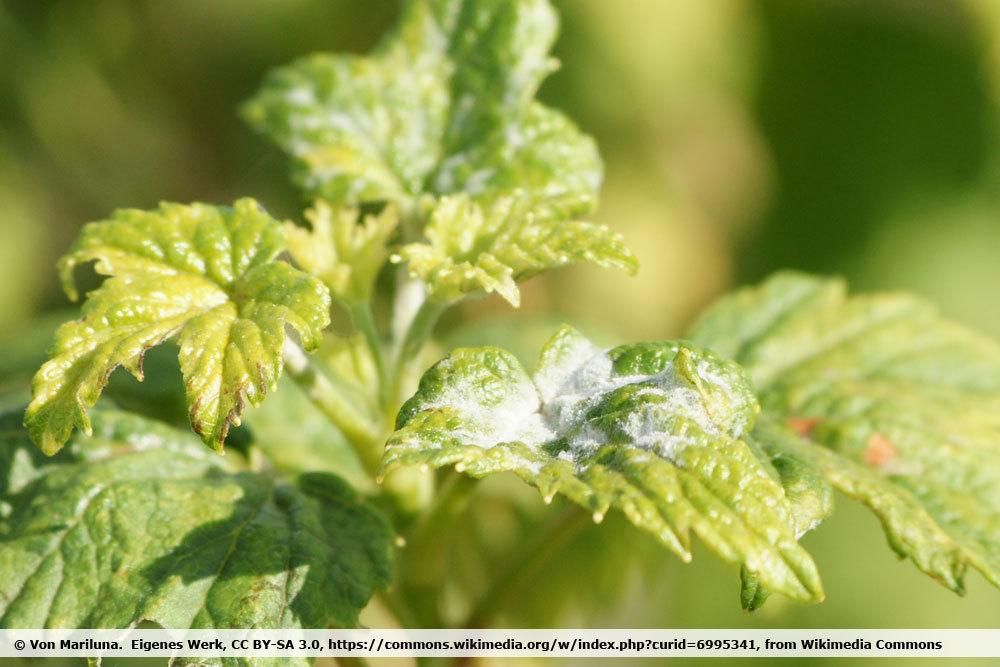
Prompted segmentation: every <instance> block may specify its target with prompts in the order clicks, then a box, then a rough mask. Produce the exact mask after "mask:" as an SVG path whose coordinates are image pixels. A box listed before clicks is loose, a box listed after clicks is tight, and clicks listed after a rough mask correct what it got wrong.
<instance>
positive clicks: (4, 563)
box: [0, 410, 391, 628]
mask: <svg viewBox="0 0 1000 667" xmlns="http://www.w3.org/2000/svg"><path fill="white" fill-rule="evenodd" d="M16 417H17V416H16V415H10V414H9V415H8V416H7V417H6V418H0V423H2V424H3V433H4V436H3V437H2V438H0V466H3V467H2V468H0V479H8V480H9V479H10V477H11V471H12V466H11V465H9V464H4V463H3V462H4V461H16V460H19V459H23V458H24V457H30V456H32V450H34V448H33V447H31V446H30V443H29V441H28V438H27V434H26V433H25V432H24V431H23V430H21V429H19V428H17V424H16ZM93 432H94V434H93V436H89V437H88V436H82V435H76V436H74V438H73V440H72V441H71V442H70V444H69V446H68V447H67V448H66V449H65V450H64V451H63V452H61V453H60V455H59V456H58V457H56V458H54V459H48V460H47V461H46V464H45V465H41V466H39V467H37V468H35V469H34V471H33V474H31V475H28V476H25V475H21V479H20V480H19V481H18V483H17V484H16V485H13V486H12V487H11V488H8V489H7V490H6V491H5V493H4V495H3V500H4V501H5V502H7V503H9V505H10V507H11V510H10V512H9V514H8V515H7V516H5V518H4V519H3V520H2V522H0V570H2V571H3V573H4V576H3V577H2V578H0V626H2V627H7V628H10V627H28V628H42V627H44V628H49V627H53V628H95V627H96V628H127V627H132V626H135V625H137V624H138V623H141V622H152V623H157V624H159V625H162V626H164V627H168V628H252V627H265V628H266V627H273V628H286V627H292V628H299V627H303V628H325V627H328V626H331V625H332V626H336V627H354V626H356V624H357V616H358V612H359V610H360V609H361V608H362V607H364V606H365V604H366V603H367V601H368V599H369V598H370V597H371V595H372V592H373V591H374V589H375V588H377V587H381V586H384V585H385V584H386V583H387V582H388V580H389V575H390V570H391V560H390V556H391V553H390V546H389V545H390V540H391V533H390V529H389V527H388V525H387V524H386V522H385V520H384V519H383V518H382V517H381V515H380V514H379V513H378V512H376V511H375V510H374V509H372V508H371V507H370V506H369V505H368V504H366V503H365V502H364V501H362V500H361V499H360V498H359V497H358V496H357V495H356V494H355V493H354V492H352V491H351V490H350V488H349V487H348V486H347V484H346V483H344V482H342V481H341V480H339V479H338V478H336V477H334V476H332V475H326V474H311V475H304V476H301V477H299V478H297V479H296V480H295V481H294V482H281V481H276V480H274V479H273V478H271V477H270V476H266V475H262V474H258V473H254V472H249V471H239V470H236V469H235V468H234V467H233V464H232V462H230V465H229V467H224V465H223V462H224V461H226V459H222V458H220V457H218V456H214V455H213V454H212V453H211V452H209V451H208V450H206V449H204V448H203V447H201V446H200V445H199V444H198V443H197V441H196V440H195V439H194V438H191V437H190V436H188V435H186V434H183V433H180V432H178V431H176V430H174V429H171V428H169V427H166V426H163V425H160V424H157V423H156V422H152V421H149V420H146V419H143V418H139V417H135V416H133V415H130V414H128V413H122V412H118V411H108V410H98V411H97V412H95V414H94V418H93ZM228 458H230V459H231V458H232V457H228Z"/></svg>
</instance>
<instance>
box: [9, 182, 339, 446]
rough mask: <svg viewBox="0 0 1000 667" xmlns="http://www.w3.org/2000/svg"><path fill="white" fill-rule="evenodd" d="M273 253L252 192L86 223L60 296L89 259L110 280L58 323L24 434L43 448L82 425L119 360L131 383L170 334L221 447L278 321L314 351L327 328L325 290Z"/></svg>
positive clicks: (198, 418)
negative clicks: (75, 316)
mask: <svg viewBox="0 0 1000 667" xmlns="http://www.w3.org/2000/svg"><path fill="white" fill-rule="evenodd" d="M283 249H284V236H283V234H282V229H281V225H280V223H278V222H277V221H275V220H274V219H273V218H271V217H270V216H269V215H267V213H265V212H264V211H263V210H262V209H261V208H260V207H259V206H258V205H257V203H256V202H254V201H253V200H250V199H241V200H239V201H237V202H236V203H235V204H234V205H233V207H232V208H225V207H215V206H209V205H206V204H192V205H190V206H184V205H180V204H162V205H161V206H160V208H158V209H156V210H153V211H140V210H133V209H128V210H119V211H116V212H115V213H114V214H113V215H112V216H111V218H109V219H107V220H103V221H100V222H93V223H90V224H88V225H87V226H86V227H84V229H83V231H82V233H81V235H80V238H79V239H78V240H77V242H76V244H75V246H74V247H73V249H72V250H71V251H70V253H69V254H68V255H66V256H65V257H64V258H63V259H62V260H61V261H60V273H61V276H62V280H63V284H64V286H65V288H66V291H67V293H68V294H69V295H70V297H71V298H76V297H77V292H76V287H75V284H74V281H73V271H74V269H75V267H76V266H78V265H79V264H82V263H86V262H90V261H95V265H94V266H95V268H96V270H97V272H98V273H100V274H103V275H106V276H110V277H109V278H108V279H106V280H105V281H104V283H103V284H102V285H101V286H100V287H99V288H98V289H96V290H94V291H93V292H91V293H90V294H89V295H88V297H87V300H86V303H85V304H84V306H83V317H82V319H80V320H77V321H74V322H69V323H67V324H65V325H63V326H62V327H61V328H60V329H59V331H58V332H57V334H56V344H55V348H54V350H53V353H52V357H51V359H50V360H49V361H48V362H46V363H45V364H44V365H43V366H42V368H41V369H40V370H39V371H38V373H37V375H36V376H35V379H34V382H33V383H32V401H31V404H30V405H29V406H28V410H27V412H26V415H25V425H26V426H27V428H28V432H29V433H30V434H31V437H32V439H33V440H34V441H35V442H36V443H37V444H38V445H39V446H40V447H41V448H42V450H43V451H45V452H46V453H48V454H53V453H55V452H56V451H58V450H59V449H60V448H61V447H62V445H63V443H65V442H66V440H67V439H68V438H69V436H70V434H71V432H72V430H73V428H74V427H79V428H82V429H83V430H84V431H87V432H89V431H90V420H89V418H88V416H87V408H89V407H91V406H93V405H94V403H96V401H97V399H98V397H99V396H100V393H101V390H102V389H103V388H104V386H105V385H106V384H107V381H108V377H109V376H110V374H111V372H112V371H113V370H114V369H115V368H116V367H118V366H124V367H125V368H126V369H128V370H129V372H131V373H132V374H133V375H134V376H135V377H136V378H138V379H140V380H141V379H142V357H143V354H144V353H145V351H146V350H147V349H149V348H150V347H152V346H154V345H157V344H159V343H161V342H163V341H164V340H166V339H168V338H170V337H172V336H174V335H177V334H180V336H179V342H180V348H181V350H180V359H181V368H182V371H183V373H184V381H185V385H186V388H187V398H188V404H189V407H190V417H191V424H192V426H193V427H194V429H195V431H196V432H198V434H199V435H201V436H202V439H203V440H204V441H205V443H206V444H208V445H210V446H212V447H215V448H217V449H220V450H221V448H222V446H223V442H224V441H225V437H226V433H227V431H228V429H229V427H230V425H231V424H238V423H239V420H240V416H241V415H242V413H243V410H244V407H245V403H247V402H249V403H251V404H257V403H259V402H260V401H261V400H263V398H264V396H265V394H266V393H267V392H268V391H269V390H270V389H271V388H272V387H273V385H274V383H275V382H276V381H277V379H278V376H279V375H280V373H281V368H282V362H281V351H282V347H283V345H284V341H285V325H286V324H287V325H290V326H292V327H293V328H294V329H295V330H296V331H297V332H298V334H299V336H300V338H301V339H302V342H303V344H304V346H305V347H306V348H308V349H312V348H314V347H315V346H316V345H317V344H318V342H319V338H320V336H321V332H322V330H323V328H325V327H326V326H327V324H328V323H329V308H330V296H329V292H328V291H327V289H326V287H325V286H324V285H323V284H322V283H321V282H320V281H319V280H317V279H315V278H313V277H311V276H308V275H306V274H304V273H302V272H301V271H298V270H297V269H294V268H292V267H291V266H290V265H288V264H286V263H284V262H278V261H275V257H276V256H277V255H278V253H280V252H281V251H282V250H283Z"/></svg>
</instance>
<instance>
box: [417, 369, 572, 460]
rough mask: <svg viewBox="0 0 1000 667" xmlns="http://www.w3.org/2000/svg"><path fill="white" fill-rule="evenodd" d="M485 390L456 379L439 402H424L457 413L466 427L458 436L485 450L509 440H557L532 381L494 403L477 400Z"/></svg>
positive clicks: (427, 407)
mask: <svg viewBox="0 0 1000 667" xmlns="http://www.w3.org/2000/svg"><path fill="white" fill-rule="evenodd" d="M442 363H445V364H447V363H451V361H450V360H449V361H445V362H442ZM481 392H482V388H481V387H477V386H475V384H473V383H470V382H456V383H454V384H450V385H448V387H447V388H446V389H445V390H444V392H442V394H441V397H440V398H439V399H438V401H436V402H434V403H428V404H426V405H424V406H423V409H425V410H426V409H436V408H448V409H450V410H452V411H454V412H457V413H458V414H460V415H461V417H462V426H463V428H462V430H461V431H459V432H457V433H456V435H459V436H460V437H461V439H462V441H463V442H464V443H466V444H469V445H475V446H477V447H482V448H483V449H490V448H492V447H496V446H497V445H500V444H504V443H508V442H522V443H524V444H526V445H530V446H535V445H538V444H540V443H544V442H548V441H549V440H552V439H553V437H554V434H553V433H552V431H550V430H549V429H548V427H547V426H546V425H545V423H544V421H543V420H542V416H541V412H540V411H541V402H540V401H539V400H538V394H537V392H536V391H535V388H534V386H533V385H532V384H531V383H530V382H527V381H524V382H519V383H517V387H516V390H515V391H513V392H511V393H510V395H508V396H507V397H505V398H504V399H503V400H502V401H501V402H500V403H499V404H497V405H493V406H490V405H486V404H484V403H483V402H482V401H481V400H479V399H477V397H478V396H481Z"/></svg>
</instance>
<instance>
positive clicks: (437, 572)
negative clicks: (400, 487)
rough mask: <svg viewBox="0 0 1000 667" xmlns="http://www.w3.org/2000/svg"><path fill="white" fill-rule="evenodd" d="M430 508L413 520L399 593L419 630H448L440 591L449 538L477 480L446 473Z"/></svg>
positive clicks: (400, 571) (402, 564)
mask: <svg viewBox="0 0 1000 667" xmlns="http://www.w3.org/2000/svg"><path fill="white" fill-rule="evenodd" d="M445 474H446V477H444V479H443V481H442V482H441V484H440V485H439V491H438V492H437V494H436V495H435V496H434V499H433V501H432V504H431V505H430V507H428V508H426V509H425V510H424V511H423V512H422V513H421V514H420V515H419V516H418V518H417V519H416V521H414V523H413V525H412V527H411V528H410V530H409V531H407V533H406V544H405V547H404V548H403V551H402V554H403V557H404V558H403V559H402V562H401V563H400V567H399V576H398V579H397V581H398V593H399V595H401V596H403V597H405V599H406V600H408V601H409V608H410V610H411V611H412V612H413V614H414V615H415V616H416V617H417V621H418V622H419V623H420V627H446V622H445V620H444V618H443V617H442V607H441V590H442V582H443V581H444V580H445V578H446V573H447V568H448V559H449V551H450V550H451V545H452V541H451V540H450V539H449V537H450V535H451V531H452V529H453V527H454V525H455V522H456V521H458V520H459V517H460V516H461V515H462V513H463V512H464V511H465V509H466V507H467V506H468V502H469V499H470V498H471V496H472V492H473V491H474V490H475V488H476V483H477V482H476V480H475V479H473V478H471V477H469V476H467V475H462V474H459V473H456V472H454V471H452V470H448V471H446V473H445Z"/></svg>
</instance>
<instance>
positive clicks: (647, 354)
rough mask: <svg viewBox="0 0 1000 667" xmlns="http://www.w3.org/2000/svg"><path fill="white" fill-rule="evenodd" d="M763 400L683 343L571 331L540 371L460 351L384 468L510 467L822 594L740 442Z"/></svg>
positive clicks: (429, 377) (767, 478) (783, 505)
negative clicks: (602, 342)
mask: <svg viewBox="0 0 1000 667" xmlns="http://www.w3.org/2000/svg"><path fill="white" fill-rule="evenodd" d="M756 407H757V404H756V400H755V398H754V396H753V394H752V392H751V391H750V386H749V383H748V381H747V378H746V377H745V376H744V374H743V373H742V371H740V369H739V368H738V367H737V366H735V365H733V364H731V363H728V362H723V361H721V360H720V359H719V358H717V357H716V356H715V355H713V354H711V353H708V352H705V351H702V350H700V349H698V348H694V347H691V346H688V345H686V344H683V343H669V342H666V343H648V344H640V345H626V346H622V347H619V348H615V349H613V350H602V349H600V348H597V347H595V346H594V345H593V344H591V343H590V342H589V341H587V340H586V339H585V338H583V337H582V336H581V335H580V334H578V333H577V332H575V331H573V330H572V329H569V328H564V329H563V330H561V331H560V332H559V333H558V334H557V335H556V336H555V337H554V338H553V339H552V340H551V341H550V342H549V344H548V345H547V346H546V347H545V349H544V350H543V352H542V360H541V363H540V365H539V368H538V370H537V371H536V373H535V374H534V376H533V377H529V376H528V374H527V373H526V372H525V371H524V369H523V368H522V367H521V365H520V364H519V362H518V361H517V360H516V359H515V358H514V357H513V356H512V355H511V354H509V353H507V352H505V351H503V350H500V349H497V348H468V349H459V350H456V351H454V352H453V353H452V354H451V355H450V356H449V357H447V358H445V359H444V360H442V361H441V362H439V363H438V364H437V365H436V366H434V367H433V368H432V369H431V370H429V371H428V372H427V373H426V374H425V376H424V377H423V379H422V380H421V383H420V388H419V389H418V391H417V394H416V395H415V396H414V397H413V398H411V399H410V400H409V401H408V402H407V403H406V404H405V405H404V406H403V408H402V410H401V411H400V414H399V417H398V420H397V428H398V431H397V432H396V433H395V434H394V435H393V436H392V438H391V439H390V441H389V443H388V444H387V447H386V454H385V458H384V460H383V469H384V470H385V471H389V470H392V469H394V468H395V467H397V466H400V465H429V466H445V465H454V466H455V467H456V468H457V469H460V470H464V471H465V472H466V473H468V474H470V475H473V476H477V477H479V476H484V475H487V474H491V473H495V472H503V471H511V472H514V473H516V474H517V475H518V476H520V477H521V478H522V479H523V480H525V481H526V482H528V483H529V484H532V485H534V486H536V487H538V489H539V491H540V492H541V493H542V495H543V496H544V497H545V498H547V499H548V498H551V497H552V496H553V495H554V494H555V493H561V494H563V495H565V496H566V497H568V498H570V499H571V500H573V501H575V502H577V503H579V504H580V505H582V506H583V507H585V508H586V509H588V510H589V511H592V512H593V513H594V516H595V519H596V520H600V519H601V518H602V517H603V516H604V514H605V513H606V512H607V511H608V510H609V509H610V508H611V507H615V508H617V509H619V510H621V511H622V512H624V514H625V515H626V516H627V517H628V519H629V520H630V521H631V522H632V523H634V524H635V525H636V526H638V527H640V528H643V529H645V530H647V531H650V532H651V533H653V534H654V535H655V536H656V537H657V538H659V540H660V541H662V543H663V544H664V545H666V546H667V547H668V548H670V549H671V550H673V551H674V552H675V553H677V554H678V555H679V556H680V557H681V558H683V559H684V560H688V559H690V556H691V555H690V533H691V532H692V531H693V532H694V533H695V534H697V535H698V536H699V537H700V538H701V539H702V540H703V541H705V542H706V543H707V544H708V545H709V546H710V547H711V548H712V549H713V550H714V551H716V552H717V553H718V554H719V555H720V556H721V557H722V558H723V559H725V560H727V561H729V562H733V563H738V564H741V565H742V566H743V567H744V568H745V569H746V570H747V571H748V572H752V573H753V574H754V575H755V576H757V577H759V579H760V580H761V581H762V582H763V583H764V584H765V585H766V586H768V587H769V588H772V589H774V590H777V591H780V592H782V593H783V594H785V595H787V596H789V597H792V598H795V599H799V600H816V599H821V598H822V588H821V585H820V582H819V577H818V574H817V572H816V568H815V565H814V564H813V562H812V560H811V558H810V557H809V555H808V554H807V553H806V552H805V551H804V550H803V549H802V548H801V547H800V546H799V544H798V542H797V541H796V531H795V519H794V517H793V514H792V508H791V506H790V505H789V503H788V500H787V499H786V497H785V492H784V490H783V489H782V486H781V484H780V483H779V481H778V480H777V479H776V477H775V476H774V473H773V470H771V469H769V468H767V467H765V465H764V464H763V463H762V462H761V460H760V459H759V458H758V456H757V454H756V453H755V452H754V451H753V450H752V449H751V447H750V446H749V445H748V444H747V443H745V442H744V441H743V440H742V439H741V438H742V437H743V436H744V435H745V434H746V433H747V432H748V431H749V429H750V428H751V426H752V424H753V418H754V412H755V410H756Z"/></svg>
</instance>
